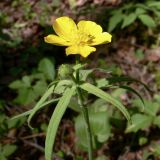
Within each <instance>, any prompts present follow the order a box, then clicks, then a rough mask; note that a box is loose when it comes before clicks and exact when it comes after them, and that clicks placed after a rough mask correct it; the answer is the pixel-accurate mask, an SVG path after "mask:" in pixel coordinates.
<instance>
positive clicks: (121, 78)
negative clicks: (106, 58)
mask: <svg viewBox="0 0 160 160" xmlns="http://www.w3.org/2000/svg"><path fill="white" fill-rule="evenodd" d="M107 80H108V81H109V83H110V84H112V83H119V82H137V83H140V84H142V85H143V86H144V87H145V88H146V89H147V90H148V91H149V92H152V91H151V90H150V89H149V88H148V86H147V85H146V84H145V83H143V82H141V81H139V80H137V79H134V78H131V77H126V76H119V77H117V76H113V77H110V78H107Z"/></svg>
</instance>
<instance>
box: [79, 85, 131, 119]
mask: <svg viewBox="0 0 160 160" xmlns="http://www.w3.org/2000/svg"><path fill="white" fill-rule="evenodd" d="M80 87H81V88H82V89H83V90H86V91H88V92H89V93H91V94H93V95H95V96H97V97H99V98H102V99H104V100H105V101H107V102H109V103H111V104H112V105H114V106H115V107H117V108H118V109H119V110H120V111H121V112H122V113H123V115H124V116H125V117H126V119H127V120H128V121H129V122H131V118H130V115H129V113H128V111H127V109H126V108H125V107H124V106H123V105H122V104H121V103H120V102H119V101H118V100H116V99H115V98H113V97H112V96H110V95H109V94H108V93H106V92H104V91H103V90H101V89H99V88H97V87H95V86H94V85H92V84H90V83H84V84H82V85H80Z"/></svg>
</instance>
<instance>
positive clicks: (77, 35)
mask: <svg viewBox="0 0 160 160" xmlns="http://www.w3.org/2000/svg"><path fill="white" fill-rule="evenodd" d="M53 29H54V31H55V32H56V34H57V35H54V34H50V35H48V36H46V37H44V40H45V42H47V43H51V44H54V45H59V46H68V47H67V48H66V54H67V55H70V54H80V55H81V56H83V57H87V56H88V55H89V54H90V53H92V52H94V51H96V48H95V47H92V46H95V45H99V44H104V43H109V42H111V38H112V36H111V35H110V34H109V33H107V32H103V31H102V28H101V26H100V25H98V24H96V23H95V22H92V21H84V20H82V21H80V22H79V23H78V24H77V25H76V24H75V22H74V21H73V20H72V19H71V18H69V17H60V18H57V19H56V20H55V22H54V24H53Z"/></svg>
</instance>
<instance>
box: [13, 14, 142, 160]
mask: <svg viewBox="0 0 160 160" xmlns="http://www.w3.org/2000/svg"><path fill="white" fill-rule="evenodd" d="M53 28H54V30H55V32H56V33H57V35H58V36H57V35H54V34H50V35H48V36H47V37H45V38H44V39H45V42H47V43H51V44H55V45H60V46H67V48H66V54H67V55H70V54H78V55H77V57H76V64H75V65H70V64H63V65H61V66H60V67H59V69H58V79H56V80H54V81H53V82H52V83H51V84H50V85H49V86H48V88H47V89H46V91H45V93H44V94H43V96H42V97H41V98H40V100H39V101H38V102H37V103H36V105H35V107H34V108H33V109H31V110H29V111H27V112H24V113H22V114H21V115H18V116H16V117H14V118H13V119H15V118H18V117H22V116H26V115H29V117H28V124H29V126H30V127H31V123H30V122H31V119H32V118H33V116H34V115H35V114H36V112H37V111H39V110H40V109H42V108H43V107H44V106H46V105H47V104H51V103H53V102H57V105H56V106H55V109H54V112H53V114H52V116H51V119H50V121H49V125H48V128H47V133H46V140H45V158H46V160H51V158H52V149H53V145H54V141H55V137H56V132H57V129H58V126H59V123H60V121H61V119H62V116H63V115H64V113H65V111H66V109H67V107H68V106H70V107H71V108H74V107H73V106H71V105H72V104H73V103H72V100H73V99H74V100H75V101H76V102H77V104H78V107H77V108H74V109H75V110H77V111H79V112H80V115H79V116H78V117H77V118H76V120H75V121H76V131H77V135H78V136H79V137H80V138H82V139H83V140H82V143H83V142H85V143H84V144H82V143H80V145H81V146H82V145H83V146H82V147H84V148H85V149H86V150H88V157H89V160H93V148H94V144H95V141H96V140H97V141H99V142H104V141H105V140H107V139H108V138H109V136H110V126H109V125H107V126H106V124H107V123H109V121H108V117H109V112H108V110H107V109H106V108H103V106H101V107H98V105H99V103H100V104H103V103H106V102H107V104H110V105H112V106H115V107H116V108H117V109H118V110H119V111H120V112H121V113H122V115H124V117H125V118H126V119H127V120H128V122H129V123H131V118H130V114H129V113H128V111H127V109H126V107H125V106H124V105H123V104H122V103H121V102H120V101H119V100H118V99H117V98H115V97H113V96H112V95H111V94H109V93H107V92H106V90H107V89H110V88H123V89H127V90H129V91H132V92H133V93H135V94H136V95H137V96H138V97H139V98H140V100H141V101H142V103H144V102H143V99H142V98H141V96H140V95H139V93H138V92H137V91H136V90H134V89H133V88H131V87H129V86H127V85H122V84H118V83H119V82H121V83H122V82H134V81H136V82H138V83H141V82H139V81H137V80H135V79H132V78H128V77H114V76H112V77H109V78H107V79H105V78H103V79H98V80H95V79H94V78H93V77H94V70H95V69H86V64H85V63H84V62H82V61H81V60H82V58H86V57H87V56H88V55H89V54H91V53H92V52H94V51H96V48H95V47H93V46H95V45H99V44H103V43H108V42H111V37H112V36H111V35H110V34H109V33H107V32H102V28H101V26H99V25H97V24H96V23H95V22H92V21H84V20H82V21H80V22H79V23H78V24H77V25H76V24H75V22H74V21H73V20H72V19H71V18H69V17H60V18H58V19H56V20H55V22H54V24H53ZM79 55H80V56H81V57H79ZM141 84H142V83H141ZM143 85H144V84H143ZM144 86H145V85H144ZM52 96H54V97H53V98H51V97H52ZM91 96H93V97H98V98H100V102H98V100H97V101H96V102H95V104H93V105H91V106H90V107H89V101H90V97H91ZM55 97H56V98H55ZM106 115H108V117H107V116H106ZM97 125H98V126H99V127H100V128H102V129H100V128H97ZM31 128H32V127H31ZM81 134H82V135H81ZM95 136H96V137H97V138H96V139H94V137H95Z"/></svg>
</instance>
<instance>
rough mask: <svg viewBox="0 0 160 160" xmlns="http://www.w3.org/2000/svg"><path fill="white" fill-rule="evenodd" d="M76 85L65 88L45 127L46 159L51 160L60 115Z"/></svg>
mask: <svg viewBox="0 0 160 160" xmlns="http://www.w3.org/2000/svg"><path fill="white" fill-rule="evenodd" d="M75 89H76V87H75V86H73V87H72V88H67V89H66V90H65V92H64V94H63V96H62V97H61V99H60V100H59V102H58V104H57V106H56V108H55V110H54V112H53V114H52V117H51V119H50V122H49V125H48V129H47V135H46V141H45V158H46V160H51V157H52V148H53V145H54V141H55V136H56V132H57V129H58V126H59V123H60V120H61V119H62V116H63V114H64V112H65V110H66V108H67V106H68V104H69V102H70V99H71V97H72V95H73V94H74V92H75Z"/></svg>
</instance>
